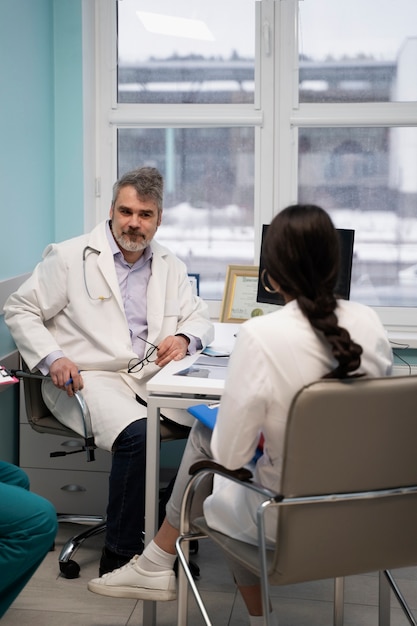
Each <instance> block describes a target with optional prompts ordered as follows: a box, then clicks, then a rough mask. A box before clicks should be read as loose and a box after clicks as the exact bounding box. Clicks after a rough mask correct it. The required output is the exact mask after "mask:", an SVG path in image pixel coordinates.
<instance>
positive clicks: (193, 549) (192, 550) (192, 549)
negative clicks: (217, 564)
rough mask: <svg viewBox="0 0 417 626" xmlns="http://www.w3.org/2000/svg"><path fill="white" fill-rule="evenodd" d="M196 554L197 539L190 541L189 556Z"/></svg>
mask: <svg viewBox="0 0 417 626" xmlns="http://www.w3.org/2000/svg"><path fill="white" fill-rule="evenodd" d="M197 552H198V539H193V540H192V541H190V554H197Z"/></svg>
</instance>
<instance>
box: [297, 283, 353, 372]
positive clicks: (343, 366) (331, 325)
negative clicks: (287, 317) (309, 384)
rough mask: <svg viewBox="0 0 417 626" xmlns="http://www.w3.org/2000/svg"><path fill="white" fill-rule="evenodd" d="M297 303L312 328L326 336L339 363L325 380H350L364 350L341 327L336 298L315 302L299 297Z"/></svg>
mask: <svg viewBox="0 0 417 626" xmlns="http://www.w3.org/2000/svg"><path fill="white" fill-rule="evenodd" d="M297 301H298V304H299V307H300V309H301V311H302V312H303V313H304V315H305V316H306V317H307V319H308V320H309V322H310V324H311V325H312V327H313V328H315V329H316V330H318V331H319V332H320V333H322V334H323V335H324V337H325V338H326V340H327V341H328V343H329V344H330V347H331V350H332V354H333V356H334V358H335V359H336V361H337V362H338V366H337V367H336V368H335V369H334V370H332V371H331V372H329V373H328V374H326V375H325V376H324V377H323V378H348V377H349V374H350V373H351V372H354V371H355V370H357V369H358V367H359V366H360V364H361V354H362V348H361V346H360V345H359V344H357V343H355V342H354V341H353V339H352V338H351V336H350V334H349V332H348V331H347V330H346V328H342V327H341V326H339V324H338V321H337V316H336V314H335V308H336V299H335V297H334V296H333V295H330V296H329V295H328V296H327V297H322V298H320V297H318V298H316V299H315V300H314V301H313V300H309V299H308V298H306V297H305V296H299V297H298V298H297Z"/></svg>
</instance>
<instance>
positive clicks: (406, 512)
mask: <svg viewBox="0 0 417 626" xmlns="http://www.w3.org/2000/svg"><path fill="white" fill-rule="evenodd" d="M416 406H417V376H408V377H392V378H383V379H382V378H380V379H361V378H356V379H350V380H347V381H331V380H327V381H320V382H316V383H313V384H311V385H309V386H307V387H305V388H304V389H302V390H301V391H300V392H299V393H298V394H297V395H296V397H295V398H294V400H293V402H292V406H291V409H290V412H289V416H288V423H287V427H286V433H285V442H284V456H283V470H282V480H281V491H280V492H279V493H275V492H273V491H271V490H270V489H267V488H264V487H263V486H262V485H259V484H256V483H255V482H253V481H252V480H251V477H250V472H248V470H246V469H243V470H241V471H240V475H239V471H238V472H237V474H236V473H234V472H228V471H227V470H225V468H222V467H221V466H219V465H217V464H216V463H210V462H206V461H203V462H201V463H197V464H196V466H195V467H193V468H192V469H191V472H190V473H193V472H194V475H193V477H192V478H191V480H190V482H189V484H188V486H187V489H186V491H185V494H184V498H183V503H182V511H181V527H180V537H179V538H178V541H177V552H178V556H179V560H180V563H181V565H182V567H181V568H180V570H181V575H180V576H179V583H178V625H179V626H186V624H187V593H188V585H189V587H190V589H191V591H192V592H193V594H194V597H195V599H196V601H197V604H198V607H199V609H200V612H201V614H202V616H203V618H204V621H205V624H206V625H211V621H210V618H209V616H208V614H207V611H206V609H205V606H204V603H203V601H202V598H201V595H200V593H199V591H198V589H197V586H196V584H195V582H194V580H193V578H192V576H191V575H190V571H189V567H188V563H187V560H188V542H189V541H190V540H192V539H193V540H194V539H203V538H206V537H209V538H210V539H212V540H214V541H215V542H216V543H217V544H218V545H219V546H220V547H221V548H222V550H224V551H225V552H226V553H227V554H229V555H230V556H232V557H234V558H235V559H236V560H237V561H238V562H239V563H241V564H242V565H244V566H245V567H246V568H247V569H249V570H250V571H252V572H253V573H255V574H256V575H258V576H259V577H260V580H261V587H262V602H263V607H264V608H263V612H264V615H265V617H264V623H265V624H266V625H268V624H269V617H268V613H269V610H268V606H269V585H270V584H271V585H288V584H293V583H298V582H306V581H312V580H319V579H331V578H334V579H335V598H334V613H333V621H334V624H336V625H337V626H341V624H343V608H344V606H343V602H344V598H343V591H344V586H343V585H344V577H345V576H349V575H354V574H363V573H368V572H379V590H380V594H379V625H380V626H389V623H390V588H391V589H392V590H393V592H394V594H395V596H396V598H397V600H398V601H399V603H400V606H401V608H402V609H403V610H404V612H405V615H406V617H407V619H408V621H409V623H410V624H412V625H414V626H415V625H416V621H415V620H414V617H413V615H412V613H411V611H410V610H409V608H408V606H407V604H406V602H405V600H404V598H403V596H402V594H401V592H400V590H399V589H398V587H397V585H396V584H395V581H394V579H393V577H392V575H391V573H390V571H389V570H390V569H392V568H399V567H409V566H413V565H416V564H417V541H416V528H417V455H416V441H417V419H416V414H415V412H416ZM213 474H220V475H222V476H225V477H226V478H229V479H230V480H233V481H235V482H238V483H239V484H241V485H242V486H244V487H245V488H247V489H251V490H254V491H255V492H257V493H259V494H260V496H261V498H262V500H263V503H262V504H260V506H259V508H258V510H257V523H258V545H256V546H255V545H249V544H247V543H244V542H241V541H238V540H236V539H233V538H231V537H228V536H226V535H224V534H222V533H220V532H217V531H215V530H213V529H211V528H209V526H208V525H207V523H206V521H205V519H204V517H198V518H197V519H193V520H191V519H190V517H191V516H190V510H191V501H192V498H193V497H194V496H195V494H196V492H198V490H199V488H200V489H201V488H202V486H203V487H204V485H203V484H202V483H204V479H205V478H207V476H209V475H213ZM271 508H275V509H276V510H277V512H278V521H277V527H276V544H275V549H269V550H267V549H266V545H265V534H264V515H265V513H266V512H267V511H268V510H270V509H271ZM187 583H188V584H187Z"/></svg>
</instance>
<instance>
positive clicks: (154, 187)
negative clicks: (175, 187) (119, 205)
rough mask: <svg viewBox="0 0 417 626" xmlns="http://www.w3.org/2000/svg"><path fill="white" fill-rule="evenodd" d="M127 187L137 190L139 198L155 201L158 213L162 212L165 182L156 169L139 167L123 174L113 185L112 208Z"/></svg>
mask: <svg viewBox="0 0 417 626" xmlns="http://www.w3.org/2000/svg"><path fill="white" fill-rule="evenodd" d="M127 185H130V186H132V187H134V188H135V189H136V193H137V194H138V196H139V198H141V199H142V198H149V199H151V200H153V201H154V202H155V204H156V206H157V207H158V211H159V212H161V211H162V205H163V194H164V180H163V178H162V175H161V174H160V172H159V171H158V170H157V169H156V167H139V168H138V169H136V170H132V171H131V172H127V173H126V174H123V176H121V177H120V178H119V180H117V181H116V182H115V183H114V185H113V198H112V203H111V204H112V207H114V205H115V203H116V200H117V196H118V195H119V192H120V190H121V189H122V187H126V186H127Z"/></svg>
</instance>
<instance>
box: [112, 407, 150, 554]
mask: <svg viewBox="0 0 417 626" xmlns="http://www.w3.org/2000/svg"><path fill="white" fill-rule="evenodd" d="M112 454H113V461H112V467H111V472H110V477H109V501H108V506H107V524H106V539H105V545H106V547H107V548H108V549H109V550H111V551H112V552H115V553H116V554H120V555H121V556H126V557H128V558H131V557H132V556H134V555H135V554H141V553H142V551H143V530H144V519H145V470H146V419H140V420H136V421H135V422H132V423H131V424H129V426H128V427H127V428H125V429H124V430H123V431H122V432H121V433H120V435H119V436H118V437H117V439H116V440H115V442H114V444H113V448H112Z"/></svg>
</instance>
